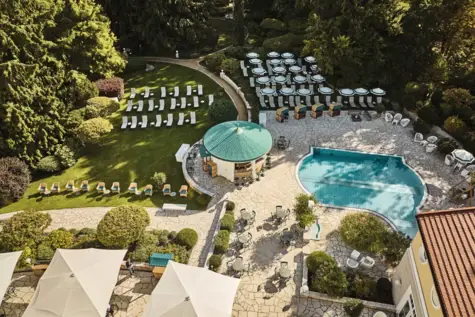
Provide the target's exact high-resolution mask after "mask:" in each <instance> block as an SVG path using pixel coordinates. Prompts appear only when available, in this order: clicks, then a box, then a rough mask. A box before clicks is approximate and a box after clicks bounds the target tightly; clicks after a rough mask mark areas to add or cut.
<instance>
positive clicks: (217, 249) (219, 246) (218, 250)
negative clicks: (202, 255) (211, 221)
mask: <svg viewBox="0 0 475 317" xmlns="http://www.w3.org/2000/svg"><path fill="white" fill-rule="evenodd" d="M228 249H229V231H228V230H219V232H218V234H217V235H216V239H215V241H214V253H215V254H225V253H226V252H228Z"/></svg>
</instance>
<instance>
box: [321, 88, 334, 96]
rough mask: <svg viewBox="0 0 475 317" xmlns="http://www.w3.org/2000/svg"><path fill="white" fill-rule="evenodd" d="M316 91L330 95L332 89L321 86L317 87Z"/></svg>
mask: <svg viewBox="0 0 475 317" xmlns="http://www.w3.org/2000/svg"><path fill="white" fill-rule="evenodd" d="M318 92H319V93H321V94H324V95H331V94H332V93H333V89H331V88H330V87H322V88H318Z"/></svg>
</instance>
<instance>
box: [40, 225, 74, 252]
mask: <svg viewBox="0 0 475 317" xmlns="http://www.w3.org/2000/svg"><path fill="white" fill-rule="evenodd" d="M46 242H47V243H48V245H49V246H51V248H52V249H53V250H56V249H69V248H71V247H72V246H73V242H74V235H73V234H72V233H71V232H69V231H64V230H61V229H57V230H53V231H51V232H50V233H49V234H48V237H47V239H46Z"/></svg>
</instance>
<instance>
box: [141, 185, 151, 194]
mask: <svg viewBox="0 0 475 317" xmlns="http://www.w3.org/2000/svg"><path fill="white" fill-rule="evenodd" d="M143 193H144V195H145V196H152V195H153V185H150V184H148V185H147V186H145V188H144V189H143Z"/></svg>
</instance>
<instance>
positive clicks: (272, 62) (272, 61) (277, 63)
mask: <svg viewBox="0 0 475 317" xmlns="http://www.w3.org/2000/svg"><path fill="white" fill-rule="evenodd" d="M270 64H271V65H280V64H282V60H281V59H275V58H273V59H271V60H270Z"/></svg>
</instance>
